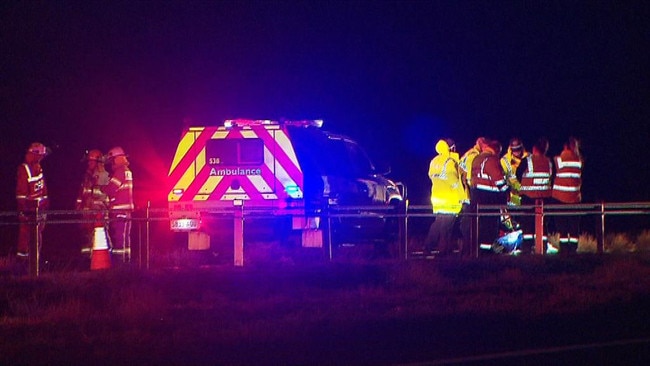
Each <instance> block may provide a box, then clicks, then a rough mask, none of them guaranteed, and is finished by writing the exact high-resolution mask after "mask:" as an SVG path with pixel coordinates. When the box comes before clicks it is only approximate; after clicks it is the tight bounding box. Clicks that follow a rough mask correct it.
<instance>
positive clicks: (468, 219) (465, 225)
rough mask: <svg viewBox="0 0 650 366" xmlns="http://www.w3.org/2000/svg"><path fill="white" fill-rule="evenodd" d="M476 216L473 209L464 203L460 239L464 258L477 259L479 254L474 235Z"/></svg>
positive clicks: (461, 212)
mask: <svg viewBox="0 0 650 366" xmlns="http://www.w3.org/2000/svg"><path fill="white" fill-rule="evenodd" d="M473 222H474V216H472V208H471V206H470V204H469V203H463V208H462V209H461V210H460V225H459V226H460V237H461V243H462V244H461V247H460V254H461V256H462V257H467V258H469V257H475V256H476V253H477V250H478V248H477V246H476V238H475V237H474V236H472V234H476V233H475V232H474V230H472V223H473Z"/></svg>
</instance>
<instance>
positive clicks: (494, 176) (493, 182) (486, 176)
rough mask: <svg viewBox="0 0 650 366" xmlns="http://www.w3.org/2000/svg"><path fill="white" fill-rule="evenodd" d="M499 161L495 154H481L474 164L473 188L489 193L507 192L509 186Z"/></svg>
mask: <svg viewBox="0 0 650 366" xmlns="http://www.w3.org/2000/svg"><path fill="white" fill-rule="evenodd" d="M499 160H500V159H499V157H498V156H496V155H494V154H490V153H485V152H483V153H481V154H479V155H478V156H477V157H476V158H475V159H474V161H473V162H472V187H474V188H475V189H479V190H483V191H489V192H496V193H498V192H505V191H506V190H507V189H508V185H507V184H506V177H505V175H504V173H503V169H502V168H501V163H500V162H499Z"/></svg>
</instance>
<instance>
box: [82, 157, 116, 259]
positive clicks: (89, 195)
mask: <svg viewBox="0 0 650 366" xmlns="http://www.w3.org/2000/svg"><path fill="white" fill-rule="evenodd" d="M82 161H85V162H86V171H85V172H84V175H83V178H82V180H81V187H80V189H79V194H78V195H77V201H76V204H75V209H76V210H78V211H82V212H84V211H85V212H84V213H83V218H84V221H85V222H84V223H82V227H83V232H84V238H85V241H84V244H83V246H82V248H81V252H82V253H84V254H90V252H91V250H92V245H93V237H94V230H95V227H104V226H105V225H106V215H105V213H104V212H105V211H106V210H108V203H109V201H108V196H107V195H106V193H104V192H103V191H102V190H101V187H102V186H105V185H106V184H108V181H109V176H108V172H107V171H106V169H105V168H104V155H103V154H102V152H101V151H99V150H90V151H86V154H85V156H84V158H83V160H82Z"/></svg>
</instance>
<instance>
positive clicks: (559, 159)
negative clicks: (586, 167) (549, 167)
mask: <svg viewBox="0 0 650 366" xmlns="http://www.w3.org/2000/svg"><path fill="white" fill-rule="evenodd" d="M555 167H556V173H555V180H554V181H553V192H552V196H553V198H555V199H556V200H558V201H560V202H564V203H578V202H580V201H582V196H581V193H580V186H581V185H582V160H581V159H580V157H579V156H578V155H576V154H575V153H574V152H572V151H570V150H563V151H562V153H561V154H560V155H559V156H556V157H555Z"/></svg>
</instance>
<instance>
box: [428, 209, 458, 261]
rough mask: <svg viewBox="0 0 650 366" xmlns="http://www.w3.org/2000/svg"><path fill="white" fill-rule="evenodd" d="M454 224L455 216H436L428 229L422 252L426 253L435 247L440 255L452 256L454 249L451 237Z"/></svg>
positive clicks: (452, 236) (452, 237)
mask: <svg viewBox="0 0 650 366" xmlns="http://www.w3.org/2000/svg"><path fill="white" fill-rule="evenodd" d="M455 223H456V215H453V214H436V215H435V218H434V220H433V223H431V226H430V227H429V233H428V234H427V239H426V241H425V244H424V250H425V251H427V252H428V251H431V250H433V249H434V247H437V248H438V253H439V254H440V255H447V254H452V253H453V252H454V249H455V245H454V235H453V233H454V224H455ZM425 254H426V253H425Z"/></svg>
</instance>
